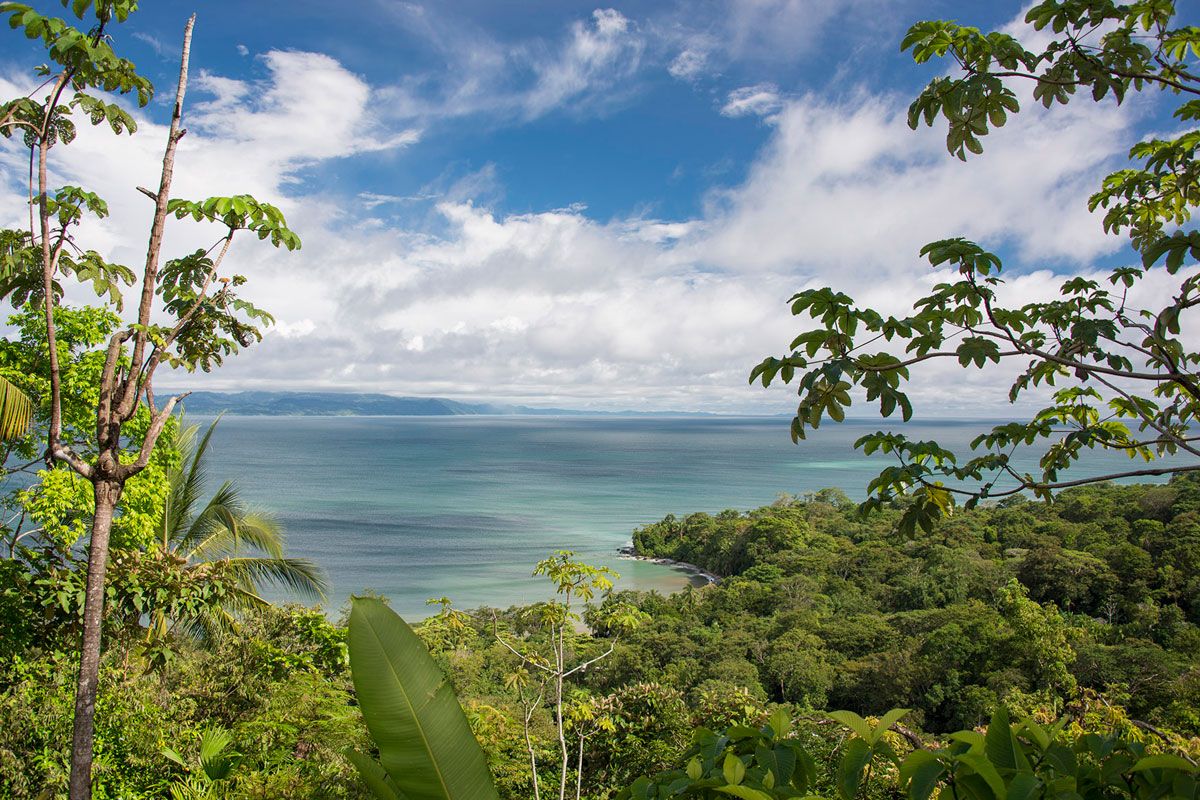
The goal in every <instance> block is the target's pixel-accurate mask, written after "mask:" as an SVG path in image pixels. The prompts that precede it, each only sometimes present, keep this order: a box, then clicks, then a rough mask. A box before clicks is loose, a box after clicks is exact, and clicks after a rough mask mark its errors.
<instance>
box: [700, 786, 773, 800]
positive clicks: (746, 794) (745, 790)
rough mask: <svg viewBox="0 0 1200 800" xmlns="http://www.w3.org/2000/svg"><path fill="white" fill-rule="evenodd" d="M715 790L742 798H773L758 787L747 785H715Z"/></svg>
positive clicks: (750, 799) (757, 799)
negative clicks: (752, 787)
mask: <svg viewBox="0 0 1200 800" xmlns="http://www.w3.org/2000/svg"><path fill="white" fill-rule="evenodd" d="M713 788H714V790H715V791H718V792H720V793H721V794H728V795H732V796H733V797H740V798H742V800H773V798H772V797H771V795H769V794H767V793H766V792H762V791H759V790H758V789H751V788H750V787H749V786H715V787H713Z"/></svg>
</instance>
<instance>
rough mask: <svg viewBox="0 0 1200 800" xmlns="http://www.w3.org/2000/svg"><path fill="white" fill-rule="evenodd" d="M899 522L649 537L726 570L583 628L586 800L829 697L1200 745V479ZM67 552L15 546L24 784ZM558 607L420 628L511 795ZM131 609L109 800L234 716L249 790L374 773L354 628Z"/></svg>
mask: <svg viewBox="0 0 1200 800" xmlns="http://www.w3.org/2000/svg"><path fill="white" fill-rule="evenodd" d="M894 513H896V514H898V513H900V512H898V511H897V512H894ZM894 522H895V519H894V518H889V517H887V516H883V517H876V518H871V519H869V520H867V521H863V520H862V519H861V518H859V517H858V516H857V514H856V512H855V506H854V504H853V503H851V502H849V501H848V500H847V499H846V497H845V496H844V495H843V494H842V493H841V492H839V491H836V490H827V491H824V492H820V493H818V494H816V495H812V496H808V497H803V498H792V497H788V498H781V499H780V500H779V501H777V502H776V503H774V504H772V505H770V506H767V507H764V508H760V509H757V510H754V511H750V512H747V513H741V512H737V511H726V512H722V513H720V514H717V515H715V516H714V515H708V514H693V515H690V516H688V517H686V518H683V519H677V518H675V517H667V518H666V519H663V520H661V521H659V522H656V523H653V524H650V525H647V526H645V527H642V528H639V529H638V530H637V531H636V532H634V542H635V545H636V547H637V548H638V551H639V552H640V553H642V554H644V555H647V556H662V557H671V558H676V559H680V560H686V561H691V562H693V563H696V564H699V565H703V566H705V567H706V568H708V569H711V570H713V571H715V572H718V573H720V574H721V575H723V576H725V578H724V579H723V580H722V581H721V582H720V584H718V585H713V586H708V587H703V588H699V589H689V590H686V591H683V592H680V593H677V594H675V595H672V596H669V597H664V596H662V595H659V594H656V593H640V592H618V593H615V594H611V595H609V596H607V597H597V598H596V602H594V603H593V604H592V605H591V606H590V607H589V610H588V611H586V612H585V613H584V618H585V619H586V620H589V621H590V622H592V624H593V627H594V633H595V635H594V636H593V635H590V634H588V633H586V632H576V633H574V634H570V635H569V641H568V643H567V651H568V653H569V655H570V658H572V659H575V660H577V661H582V660H586V659H588V658H591V657H594V656H596V655H600V654H602V653H604V652H605V651H607V649H608V648H609V647H610V646H612V647H613V651H612V653H611V655H610V656H608V657H607V658H603V659H601V660H599V661H597V662H596V663H595V664H594V665H593V666H592V667H590V668H588V669H587V670H585V671H583V672H580V673H578V674H577V675H576V676H574V677H573V678H572V679H571V682H570V687H569V691H568V694H567V697H568V708H569V709H572V710H573V711H574V713H575V714H576V715H577V717H576V718H575V721H574V722H572V723H570V726H571V727H570V730H572V731H576V730H586V731H587V733H586V735H585V753H584V758H583V775H582V784H583V786H584V787H585V792H584V794H585V796H587V797H606V796H609V795H611V794H612V793H615V792H616V791H618V790H619V789H620V788H621V787H624V786H626V785H628V784H629V783H631V782H632V781H633V780H634V779H635V778H637V777H639V776H640V775H644V774H652V773H654V772H656V771H658V770H661V769H665V768H668V767H670V766H672V765H674V764H675V763H676V762H677V761H678V759H679V758H680V757H681V755H682V754H683V753H684V751H685V750H686V749H687V748H688V747H689V745H690V744H691V742H692V736H693V731H694V730H695V729H696V728H697V727H699V726H703V727H707V728H710V729H714V730H720V729H724V728H727V727H728V726H730V725H738V724H751V725H758V724H762V723H763V722H765V721H766V720H767V718H768V716H769V714H770V713H771V711H773V710H775V709H777V708H780V707H782V708H784V709H786V710H787V711H788V713H789V715H790V716H791V717H792V718H793V719H796V720H798V721H799V722H798V724H799V725H800V726H801V729H802V730H805V731H806V732H807V734H806V735H808V736H809V737H810V739H811V742H813V743H818V745H819V746H816V750H815V752H817V753H818V754H820V753H822V752H823V753H824V754H825V757H826V758H833V757H834V751H835V750H836V748H837V744H838V741H839V740H840V738H841V737H840V734H839V733H838V732H837V730H836V727H835V726H831V725H830V724H829V723H828V722H827V721H825V720H826V718H825V717H824V715H823V714H822V713H821V712H822V711H823V710H824V709H833V708H846V709H850V710H854V711H857V712H859V713H860V714H862V715H863V716H879V715H882V714H883V713H884V712H886V711H887V710H888V709H890V708H895V707H902V708H909V709H912V712H911V713H910V714H909V715H908V716H906V717H905V720H904V726H905V730H906V731H907V732H908V733H910V734H912V735H917V736H921V737H924V736H927V735H932V736H933V737H935V738H936V736H937V735H938V734H941V733H945V732H947V731H953V730H958V729H963V728H965V729H970V728H974V727H977V726H979V725H983V724H986V722H987V720H988V718H989V717H990V715H991V714H992V713H993V711H994V709H995V708H996V707H997V706H1003V707H1006V708H1007V709H1008V710H1009V712H1010V713H1011V714H1012V715H1013V716H1014V718H1025V717H1032V718H1035V719H1041V720H1045V721H1050V720H1053V719H1056V718H1058V717H1060V716H1065V717H1067V718H1068V719H1070V720H1071V721H1072V722H1073V723H1074V724H1085V725H1087V726H1090V727H1092V728H1097V729H1105V730H1117V731H1120V732H1123V733H1125V734H1127V735H1130V736H1134V737H1138V738H1139V739H1142V740H1145V741H1147V742H1149V743H1151V745H1152V746H1163V747H1168V748H1178V750H1179V751H1181V752H1190V753H1192V754H1193V755H1196V754H1200V714H1198V710H1200V626H1197V622H1198V621H1200V606H1197V605H1196V598H1197V597H1198V596H1200V592H1198V591H1197V579H1198V576H1200V570H1198V569H1197V563H1196V560H1197V559H1200V481H1198V480H1196V479H1195V478H1192V477H1186V478H1185V477H1180V478H1176V479H1174V480H1172V481H1171V482H1170V483H1169V484H1166V485H1136V486H1135V485H1125V486H1120V485H1100V486H1093V487H1086V488H1080V489H1076V490H1072V491H1070V492H1066V493H1064V494H1063V495H1062V496H1061V497H1060V499H1059V501H1058V502H1056V503H1054V504H1052V505H1047V504H1043V503H1039V502H1027V501H1009V502H1006V503H1003V504H998V505H995V506H989V507H982V508H979V509H976V510H975V511H972V512H969V513H964V514H961V515H958V516H956V517H955V518H954V519H953V520H951V521H949V522H947V523H946V524H944V525H942V526H940V527H939V528H937V529H936V531H935V532H934V533H931V534H926V535H922V536H920V537H918V538H916V539H907V538H900V537H898V536H897V534H896V533H895V527H894ZM63 558H64V554H62V553H58V554H54V553H53V552H51V551H50V550H48V549H41V550H37V551H25V554H24V556H23V557H21V558H17V559H9V560H6V561H5V562H3V568H4V570H5V571H4V573H3V587H4V588H3V593H2V594H0V602H2V603H3V605H2V607H0V620H3V629H4V631H5V635H4V637H3V643H2V644H3V650H2V657H0V718H3V719H5V720H6V721H7V723H8V724H6V725H5V726H4V727H3V729H0V774H3V775H4V776H5V779H6V783H5V784H4V786H5V788H4V789H3V790H2V791H0V796H2V797H12V798H32V797H38V796H40V792H41V791H42V788H43V787H44V786H55V785H59V784H60V781H61V780H62V779H63V776H64V775H65V768H66V766H65V765H66V759H67V747H66V743H67V742H68V741H69V737H68V736H67V735H66V734H67V731H69V726H70V716H71V699H72V693H73V688H74V687H73V682H72V673H73V670H72V669H71V666H70V664H71V658H72V649H73V647H72V644H71V643H72V641H73V640H74V637H75V636H76V635H77V633H76V631H77V629H78V624H79V623H78V615H79V609H78V606H77V605H76V604H75V602H74V600H73V597H74V596H73V595H65V594H64V592H65V587H64V585H63V582H64V581H63V574H64V573H63V571H62V570H63V567H62V561H61V559H63ZM135 558H136V556H134V555H133V554H132V553H131V554H129V555H124V556H121V557H119V558H118V559H117V562H118V563H120V564H128V563H131V562H132V561H133V559H135ZM143 558H144V556H143ZM143 569H145V567H144V565H141V564H139V566H138V571H139V574H140V571H141V570H143ZM164 589H165V587H156V588H155V591H156V592H158V591H164ZM141 590H142V586H141V584H138V585H136V586H135V585H134V584H133V583H123V582H117V583H115V584H114V585H113V587H112V589H111V590H110V591H111V596H110V601H111V602H112V603H113V605H114V606H115V607H116V608H123V607H127V606H128V604H130V603H133V602H135V601H134V599H133V597H132V596H131V595H132V594H134V593H136V592H138V591H141ZM616 606H623V607H632V608H636V609H637V610H638V611H640V612H642V613H641V614H640V615H638V619H639V622H640V624H638V625H637V626H636V627H633V629H632V631H631V632H627V633H626V632H622V633H618V632H617V631H616V630H614V629H612V628H609V627H607V624H606V620H607V619H610V618H611V615H607V614H606V611H608V610H610V609H611V608H613V607H616ZM541 610H542V607H541V606H532V607H527V608H511V609H507V610H492V609H476V610H472V611H470V612H462V611H456V610H453V609H452V608H451V607H449V606H447V607H446V608H444V609H443V611H442V612H441V613H439V614H436V615H434V616H432V617H430V618H429V619H428V620H426V621H425V622H424V623H422V624H421V625H419V626H417V630H418V633H419V634H420V635H421V637H422V638H423V639H424V641H425V642H426V644H427V645H428V647H429V649H430V651H431V652H432V653H433V654H434V656H435V658H436V659H437V661H438V662H439V663H440V664H441V665H442V666H443V668H444V669H445V670H446V673H447V674H448V676H449V677H450V680H451V682H452V684H453V686H454V687H455V689H456V690H457V692H458V693H459V695H460V697H461V698H462V702H463V705H464V708H465V709H466V711H467V714H468V718H469V719H470V721H471V724H472V727H473V729H474V731H475V733H476V734H477V736H478V739H479V741H480V742H481V743H482V745H483V747H484V749H485V752H486V753H487V755H488V759H489V763H490V766H491V768H492V772H493V775H494V776H495V779H496V782H497V785H498V788H499V791H500V793H501V796H502V797H505V798H514V800H515V798H526V797H530V796H531V787H530V772H529V756H528V752H527V747H526V743H525V740H524V733H523V728H522V724H521V722H522V718H523V715H524V713H525V712H526V710H528V706H526V705H524V704H523V698H522V690H521V686H520V682H519V681H518V680H517V676H519V675H520V674H521V672H522V665H521V662H520V659H519V658H518V656H517V655H516V654H515V653H514V652H512V651H510V650H509V649H508V648H507V647H506V646H505V643H504V642H505V641H511V642H518V641H519V642H520V643H521V650H522V652H532V651H535V650H538V649H539V648H541V649H543V651H544V648H545V647H547V646H548V644H549V643H548V642H547V641H546V639H547V634H548V631H549V630H550V627H549V626H548V625H547V623H546V621H545V618H544V617H543V616H541V615H540V612H541ZM175 613H180V612H179V611H176V612H175ZM110 624H111V630H110V632H109V642H110V643H109V645H108V648H107V651H106V655H105V660H104V664H103V671H102V675H103V680H102V683H101V700H100V708H101V709H102V712H103V713H102V714H100V715H99V716H98V719H99V720H100V727H99V728H98V738H97V762H96V765H97V766H96V770H97V773H96V774H97V779H98V781H99V783H98V785H99V786H102V787H104V793H103V794H98V796H102V797H113V798H116V797H155V796H159V793H162V792H164V791H165V789H166V787H167V786H169V785H170V784H171V783H172V782H175V781H179V780H181V779H183V778H184V776H185V775H186V774H187V770H188V768H189V767H187V766H180V765H179V764H177V763H175V762H174V761H172V760H171V759H169V758H167V757H165V756H164V755H163V752H164V749H165V748H168V747H170V748H172V749H174V750H177V751H178V752H179V754H180V755H181V757H182V759H183V760H184V762H185V764H191V763H193V762H194V761H195V759H196V758H198V753H199V747H200V743H201V737H202V735H203V734H204V733H205V731H208V730H212V729H220V730H224V731H227V732H228V733H229V735H230V736H231V745H230V747H231V749H232V750H233V751H236V752H237V753H238V754H240V756H241V758H240V763H238V765H237V767H236V768H235V769H234V770H233V771H232V773H231V777H230V779H229V781H228V786H227V791H228V795H227V796H229V797H239V798H240V797H248V798H249V797H263V798H266V797H284V796H286V797H358V796H364V795H362V790H361V789H360V788H358V783H357V781H356V779H355V777H354V772H353V769H352V768H351V767H350V764H349V763H348V762H346V761H345V759H344V758H343V757H342V756H341V755H340V752H341V750H342V749H343V748H345V747H347V746H356V747H360V748H364V749H367V748H369V747H370V744H369V739H367V738H366V731H365V730H364V728H363V725H362V721H361V718H360V715H359V711H358V708H357V705H356V703H355V700H354V694H353V691H352V688H351V685H350V680H349V674H348V668H347V667H348V662H347V655H346V634H345V628H344V626H343V625H335V624H332V623H330V622H329V621H328V620H327V619H326V617H325V616H324V615H323V614H321V613H319V612H314V611H308V610H304V609H301V608H278V607H273V606H265V607H261V608H257V609H255V610H251V611H247V612H246V614H245V617H244V621H243V622H242V623H241V624H240V626H239V628H238V631H237V634H236V635H224V636H216V637H213V638H204V637H201V638H195V637H191V636H187V635H185V634H182V633H181V634H178V635H173V636H172V637H171V639H170V643H171V646H170V648H169V650H170V652H169V655H168V656H167V657H166V658H156V657H155V656H159V655H160V653H159V652H158V651H154V650H151V649H148V647H147V631H146V629H145V627H144V626H143V625H142V624H141V623H140V622H139V618H138V616H137V615H136V614H128V615H116V614H114V615H113V616H112V617H110ZM502 639H503V641H502ZM530 730H531V742H532V747H533V749H534V750H535V751H537V753H538V754H539V755H540V756H541V758H539V764H541V765H542V766H541V769H542V770H543V772H544V773H545V774H544V776H543V778H542V780H543V782H553V781H554V777H555V776H554V773H555V767H554V764H555V755H554V751H555V749H556V741H555V730H554V720H553V716H552V711H551V708H550V707H549V706H538V707H536V708H535V709H534V712H533V714H532V719H531V728H530ZM546 765H550V766H546ZM882 787H883V784H881V785H880V787H879V790H880V791H883V788H882Z"/></svg>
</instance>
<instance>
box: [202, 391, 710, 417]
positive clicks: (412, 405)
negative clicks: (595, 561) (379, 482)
mask: <svg viewBox="0 0 1200 800" xmlns="http://www.w3.org/2000/svg"><path fill="white" fill-rule="evenodd" d="M183 406H184V408H185V409H186V410H187V412H188V413H191V414H199V415H208V414H220V413H225V414H231V415H234V416H266V417H283V416H314V417H359V416H380V417H452V416H480V415H490V416H499V415H523V416H526V415H527V416H639V417H641V416H646V417H682V416H686V417H712V416H717V415H715V414H710V413H708V412H702V411H692V412H686V411H588V410H580V409H567V408H536V407H531V406H514V405H504V404H500V403H463V402H460V401H458V400H448V399H446V398H442V397H397V396H394V395H389V394H360V393H353V392H263V391H249V392H192V393H191V394H189V395H188V396H187V398H186V399H184V401H183Z"/></svg>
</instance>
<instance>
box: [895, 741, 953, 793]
mask: <svg viewBox="0 0 1200 800" xmlns="http://www.w3.org/2000/svg"><path fill="white" fill-rule="evenodd" d="M945 770H946V768H945V766H944V765H943V764H942V762H941V759H939V758H938V757H937V755H935V754H934V753H931V752H929V751H928V750H914V751H913V752H911V753H909V754H908V756H907V757H906V758H905V759H904V762H903V763H902V764H901V765H900V782H901V784H907V785H908V796H909V797H910V798H912V800H927V798H929V797H930V796H932V795H933V790H934V789H936V788H937V784H938V780H939V779H940V778H941V777H942V774H943V773H944V772H945Z"/></svg>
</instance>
